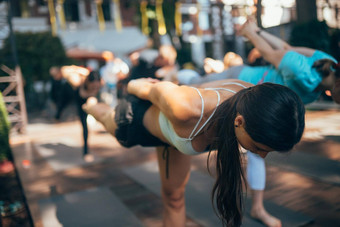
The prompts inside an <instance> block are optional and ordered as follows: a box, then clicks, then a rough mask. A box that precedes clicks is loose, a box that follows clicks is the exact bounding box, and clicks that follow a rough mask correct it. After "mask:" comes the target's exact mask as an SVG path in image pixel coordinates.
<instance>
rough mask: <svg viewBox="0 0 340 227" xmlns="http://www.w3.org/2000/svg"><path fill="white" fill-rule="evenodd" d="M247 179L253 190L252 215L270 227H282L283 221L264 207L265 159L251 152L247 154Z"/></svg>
mask: <svg viewBox="0 0 340 227" xmlns="http://www.w3.org/2000/svg"><path fill="white" fill-rule="evenodd" d="M247 155H248V165H247V178H248V183H249V186H250V189H251V195H252V207H251V210H250V215H251V216H252V217H253V218H255V219H257V220H260V221H261V222H262V223H264V224H265V225H267V226H270V227H281V226H282V224H281V221H280V220H279V219H277V218H276V217H274V216H272V215H270V214H269V213H268V212H267V211H266V209H265V207H264V205H263V195H264V188H265V184H266V168H265V163H264V159H263V158H261V157H260V156H259V155H256V154H254V153H252V152H250V151H248V152H247Z"/></svg>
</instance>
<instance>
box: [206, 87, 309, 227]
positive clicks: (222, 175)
mask: <svg viewBox="0 0 340 227" xmlns="http://www.w3.org/2000/svg"><path fill="white" fill-rule="evenodd" d="M237 114H240V115H242V116H243V118H244V120H245V130H246V132H247V133H248V134H249V136H250V137H251V138H252V139H253V140H254V141H255V142H258V143H261V144H263V145H266V146H268V147H270V148H271V149H273V150H276V151H283V152H284V151H288V150H290V149H292V148H293V146H294V145H295V144H296V143H298V142H299V141H300V139H301V136H302V133H303V130H304V126H305V124H304V122H305V121H304V114H305V109H304V105H303V103H302V101H301V99H300V98H299V97H298V96H297V94H296V93H295V92H293V91H292V90H291V89H289V88H287V87H284V86H282V85H277V84H271V83H263V84H261V85H257V86H254V87H251V88H247V89H243V90H241V91H239V92H238V93H237V94H235V95H234V96H232V97H231V98H229V99H227V100H225V101H224V102H223V103H222V104H221V105H220V106H219V107H218V108H217V110H216V112H215V115H214V117H213V118H212V119H211V121H210V123H209V125H208V127H207V128H210V127H212V128H213V129H214V130H216V137H215V138H214V141H213V144H212V146H211V148H212V150H217V157H216V175H217V176H216V182H215V185H214V187H213V191H212V200H213V203H214V201H215V203H214V209H215V212H216V213H217V215H218V217H219V218H220V219H221V220H222V224H223V226H228V227H229V226H230V227H231V226H233V227H234V226H240V225H241V224H242V213H243V188H242V186H243V182H244V181H245V177H244V173H243V169H242V160H243V159H242V157H241V153H240V151H239V145H238V141H237V138H236V135H235V127H234V120H235V118H236V116H237ZM209 158H210V155H209ZM208 163H209V160H208Z"/></svg>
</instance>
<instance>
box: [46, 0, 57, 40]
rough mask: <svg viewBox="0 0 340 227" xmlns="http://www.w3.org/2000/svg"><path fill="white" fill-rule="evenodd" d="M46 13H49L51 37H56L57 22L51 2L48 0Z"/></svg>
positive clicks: (51, 0)
mask: <svg viewBox="0 0 340 227" xmlns="http://www.w3.org/2000/svg"><path fill="white" fill-rule="evenodd" d="M48 11H49V12H50V22H51V29H52V35H53V36H56V35H57V20H56V17H55V11H54V4H53V0H48Z"/></svg>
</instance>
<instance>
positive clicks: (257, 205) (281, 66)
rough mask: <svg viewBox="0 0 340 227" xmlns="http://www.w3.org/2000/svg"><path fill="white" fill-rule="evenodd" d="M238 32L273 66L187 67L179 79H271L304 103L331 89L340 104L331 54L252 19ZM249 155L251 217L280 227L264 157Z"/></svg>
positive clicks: (338, 72) (338, 73)
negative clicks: (270, 206) (270, 207)
mask: <svg viewBox="0 0 340 227" xmlns="http://www.w3.org/2000/svg"><path fill="white" fill-rule="evenodd" d="M239 34H240V35H243V36H244V37H246V38H247V39H248V40H249V41H250V42H252V43H253V45H254V46H255V48H257V49H258V50H259V51H260V53H261V55H262V57H263V58H264V59H265V60H266V61H268V62H269V63H270V65H266V66H248V65H239V66H234V67H231V68H229V69H227V70H225V71H223V72H222V73H217V74H209V75H205V76H200V75H198V74H195V73H193V72H190V71H187V70H186V71H183V72H179V74H178V77H177V79H178V82H179V83H180V84H201V83H206V82H211V81H216V80H223V79H240V80H243V81H246V82H249V83H252V84H261V83H264V82H272V83H277V84H281V85H285V86H287V87H289V88H290V89H292V90H293V91H295V92H296V93H297V94H298V95H299V97H300V98H301V100H302V101H303V102H304V103H305V104H307V103H311V102H313V101H315V100H317V99H318V98H319V97H320V95H321V93H322V92H323V91H325V90H330V91H331V94H332V98H333V100H334V101H335V102H336V103H339V104H340V65H339V64H338V63H337V61H336V60H335V59H334V58H333V57H332V56H330V55H328V54H326V53H324V52H322V51H319V50H314V49H311V48H306V47H293V46H290V45H289V44H288V43H286V42H284V41H283V40H281V39H279V38H277V37H276V36H273V35H271V34H270V33H268V32H266V31H264V30H261V29H260V28H259V27H258V26H257V25H256V23H255V22H254V21H253V20H248V21H247V22H246V23H245V24H244V25H243V26H242V27H241V29H240V30H239ZM247 155H248V163H247V178H248V183H249V186H250V188H251V190H252V201H253V202H252V208H251V216H252V217H254V218H255V219H259V220H260V221H262V222H263V223H264V224H265V225H267V226H272V227H280V226H281V225H282V224H281V221H280V220H279V219H278V218H276V217H273V216H272V215H270V214H269V213H268V212H267V211H266V210H265V208H264V205H263V196H264V189H265V182H266V180H265V179H266V175H265V174H266V170H265V163H264V159H263V158H261V157H259V156H258V155H256V154H252V153H251V152H247Z"/></svg>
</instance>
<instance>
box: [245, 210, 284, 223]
mask: <svg viewBox="0 0 340 227" xmlns="http://www.w3.org/2000/svg"><path fill="white" fill-rule="evenodd" d="M250 215H251V216H252V217H253V218H254V219H257V220H259V221H261V222H262V223H263V224H265V225H266V226H269V227H281V226H282V223H281V221H280V220H279V219H277V218H276V217H274V216H272V215H270V214H269V213H268V212H267V211H266V210H265V209H257V210H256V209H252V210H251V212H250Z"/></svg>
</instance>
